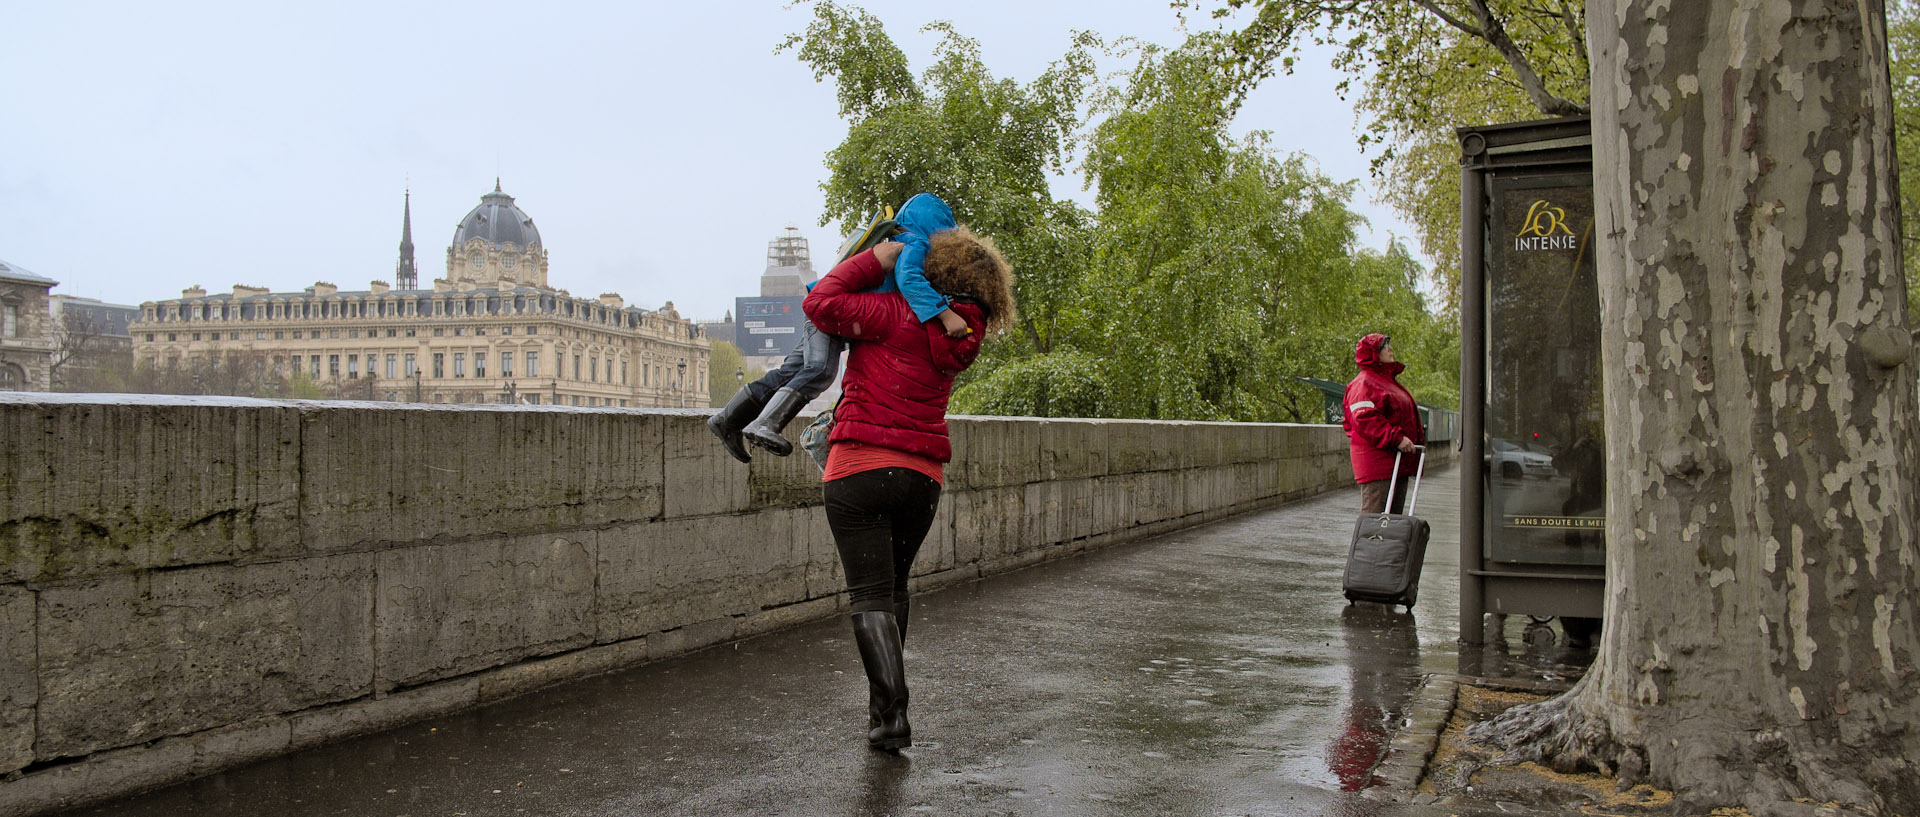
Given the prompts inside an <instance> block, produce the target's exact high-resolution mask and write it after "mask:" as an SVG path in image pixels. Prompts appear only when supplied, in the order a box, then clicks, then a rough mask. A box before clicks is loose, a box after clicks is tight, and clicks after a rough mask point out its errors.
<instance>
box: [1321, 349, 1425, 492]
mask: <svg viewBox="0 0 1920 817" xmlns="http://www.w3.org/2000/svg"><path fill="white" fill-rule="evenodd" d="M1386 343H1387V336H1386V335H1381V334H1377V333H1376V334H1372V335H1368V336H1366V337H1364V338H1361V339H1360V343H1359V345H1358V346H1355V347H1354V350H1353V362H1355V363H1358V364H1360V375H1359V376H1358V377H1355V378H1354V379H1353V382H1351V383H1348V384H1347V399H1346V401H1345V411H1344V412H1342V413H1343V415H1344V416H1345V419H1344V420H1343V421H1342V422H1341V424H1340V425H1341V427H1342V428H1345V429H1346V430H1347V440H1348V445H1349V446H1351V448H1352V451H1353V481H1354V482H1374V481H1377V480H1383V479H1386V478H1387V477H1388V476H1389V475H1391V474H1392V472H1393V454H1394V450H1395V448H1396V447H1397V446H1398V445H1399V443H1400V438H1401V437H1406V438H1407V439H1410V440H1412V441H1413V442H1414V444H1416V445H1421V444H1425V443H1426V441H1427V430H1426V429H1425V428H1423V427H1422V426H1421V425H1420V410H1419V409H1418V408H1417V407H1415V405H1414V402H1413V393H1412V392H1409V391H1407V387H1405V386H1402V385H1400V381H1399V380H1396V379H1395V377H1396V376H1397V375H1399V374H1400V372H1401V371H1402V370H1404V369H1406V366H1403V365H1401V364H1399V363H1386V362H1383V361H1381V360H1380V347H1381V346H1384V345H1386ZM1418 468H1419V458H1418V457H1415V456H1405V457H1401V458H1400V476H1403V477H1406V476H1413V473H1414V471H1415V470H1417V469H1418Z"/></svg>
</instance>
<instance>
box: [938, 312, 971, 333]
mask: <svg viewBox="0 0 1920 817" xmlns="http://www.w3.org/2000/svg"><path fill="white" fill-rule="evenodd" d="M936 317H938V318H939V319H940V327H941V328H942V329H945V330H947V337H950V338H964V337H966V336H967V333H969V332H972V331H973V330H972V329H969V328H967V319H966V318H962V317H960V313H958V312H955V311H953V310H952V309H946V310H942V311H941V312H940V314H939V315H938V316H936Z"/></svg>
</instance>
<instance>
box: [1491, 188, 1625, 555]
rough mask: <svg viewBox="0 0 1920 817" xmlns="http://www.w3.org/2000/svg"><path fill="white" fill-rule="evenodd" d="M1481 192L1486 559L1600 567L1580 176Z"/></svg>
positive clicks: (1595, 402)
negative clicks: (1484, 195) (1484, 198)
mask: <svg viewBox="0 0 1920 817" xmlns="http://www.w3.org/2000/svg"><path fill="white" fill-rule="evenodd" d="M1489 192H1490V193H1491V196H1490V197H1489V201H1488V205H1489V212H1488V214H1487V215H1488V218H1487V230H1488V235H1487V237H1486V245H1485V246H1486V253H1487V265H1486V270H1487V290H1486V292H1487V295H1486V297H1487V307H1486V309H1487V316H1486V321H1487V323H1486V326H1487V346H1486V349H1487V362H1486V378H1487V379H1486V390H1487V402H1486V414H1485V438H1484V442H1485V446H1486V447H1485V450H1484V456H1485V460H1486V463H1485V464H1486V468H1487V470H1486V474H1487V482H1486V502H1487V511H1486V515H1485V525H1486V534H1487V557H1488V558H1489V559H1490V560H1492V561H1495V562H1527V563H1534V564H1564V565H1599V564H1604V563H1605V549H1604V548H1605V527H1606V484H1605V483H1606V461H1605V445H1604V442H1605V440H1604V437H1603V434H1604V428H1603V427H1602V423H1601V407H1602V403H1601V400H1602V396H1601V388H1600V385H1601V380H1600V378H1601V368H1600V298H1599V289H1598V287H1597V283H1596V280H1595V277H1594V263H1593V238H1594V237H1593V185H1592V178H1591V176H1590V175H1588V174H1578V175H1569V174H1555V175H1507V176H1502V175H1499V174H1495V175H1494V176H1493V178H1492V179H1491V184H1490V189H1489Z"/></svg>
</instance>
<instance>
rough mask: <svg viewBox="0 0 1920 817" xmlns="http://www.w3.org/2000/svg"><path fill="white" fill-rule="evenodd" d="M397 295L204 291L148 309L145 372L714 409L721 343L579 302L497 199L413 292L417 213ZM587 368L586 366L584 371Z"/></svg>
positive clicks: (682, 327) (472, 216)
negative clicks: (711, 363) (219, 373)
mask: <svg viewBox="0 0 1920 817" xmlns="http://www.w3.org/2000/svg"><path fill="white" fill-rule="evenodd" d="M404 219H405V221H404V223H403V226H402V232H401V235H402V238H401V245H400V250H401V257H400V262H399V264H398V265H397V266H396V270H395V278H396V281H397V282H398V283H399V284H400V286H398V287H394V286H390V285H389V284H387V283H386V282H384V281H374V282H372V283H371V284H370V285H369V286H368V288H367V289H365V290H355V291H342V290H340V289H339V288H337V287H335V286H334V285H332V284H329V283H325V282H321V283H315V284H314V285H313V286H311V287H308V288H306V289H305V290H303V291H301V292H271V291H269V290H267V289H265V288H259V287H248V286H235V287H234V288H233V291H232V292H231V293H225V292H222V293H213V294H209V293H208V292H207V291H206V290H204V289H201V288H200V287H197V286H196V287H191V288H188V289H186V290H183V291H182V292H181V296H180V297H179V298H178V299H173V300H166V301H155V302H148V303H144V304H141V307H140V308H141V315H140V316H139V318H138V319H137V320H136V321H135V322H134V323H133V325H132V326H131V327H129V330H130V332H131V333H132V335H133V346H134V354H135V357H136V361H137V362H138V363H141V364H145V365H152V366H162V367H164V366H210V365H218V364H219V363H220V362H222V361H231V360H233V359H234V358H235V357H239V358H242V359H244V360H247V361H248V362H249V363H250V364H251V365H258V366H263V367H267V368H268V369H270V370H271V371H273V372H276V373H279V374H280V375H281V376H284V377H294V376H296V373H298V374H297V376H299V377H303V378H306V379H309V380H317V381H320V382H321V384H322V385H325V386H328V387H330V388H331V389H332V391H333V392H334V393H336V394H339V395H341V396H347V397H359V398H363V399H373V400H397V401H418V402H428V403H507V402H513V403H524V404H536V405H538V404H560V405H569V406H614V407H660V406H681V405H685V406H705V405H706V404H707V389H708V377H707V374H708V373H707V364H708V359H709V350H710V347H709V345H708V342H707V339H706V338H705V337H704V333H702V332H701V331H700V330H699V328H698V327H697V326H695V325H694V324H693V322H692V321H689V320H686V319H683V318H681V317H680V314H679V313H678V312H677V311H675V310H674V308H673V303H672V302H671V301H669V302H667V303H666V305H665V306H664V307H662V308H661V309H658V310H648V309H641V308H638V307H633V306H628V305H626V303H625V301H624V299H622V298H621V296H619V295H618V294H612V293H608V294H603V295H600V296H599V297H598V298H591V299H588V298H575V297H573V296H572V295H570V294H568V293H567V291H566V290H564V289H554V288H552V287H550V286H548V284H547V251H546V248H545V247H544V246H543V245H542V244H541V243H540V234H539V232H538V231H537V230H536V229H535V228H534V226H533V220H532V219H531V218H528V217H527V215H526V213H525V212H523V211H522V210H521V209H520V208H519V207H517V206H515V205H514V203H513V197H512V196H508V195H507V194H505V193H502V192H500V189H499V186H498V185H497V184H496V185H495V188H494V191H493V192H492V193H489V194H487V195H485V196H483V197H482V198H481V203H480V206H478V207H475V208H474V209H473V210H472V211H469V212H468V214H467V216H466V218H464V219H462V220H461V222H460V226H459V227H458V228H457V229H456V230H455V231H454V237H453V242H452V243H451V245H449V247H448V249H447V271H446V277H445V278H441V279H436V280H434V281H433V282H432V286H431V287H430V288H425V289H422V288H415V287H414V285H413V284H414V280H415V279H414V272H413V242H412V232H413V228H412V205H411V203H410V202H409V204H408V206H407V210H406V215H405V216H404ZM576 360H586V361H588V363H587V364H586V365H585V366H581V365H574V364H572V361H576Z"/></svg>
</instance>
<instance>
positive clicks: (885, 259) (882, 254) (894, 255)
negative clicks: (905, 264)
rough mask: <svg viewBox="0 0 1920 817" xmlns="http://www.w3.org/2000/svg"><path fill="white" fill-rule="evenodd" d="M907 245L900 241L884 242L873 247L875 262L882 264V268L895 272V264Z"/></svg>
mask: <svg viewBox="0 0 1920 817" xmlns="http://www.w3.org/2000/svg"><path fill="white" fill-rule="evenodd" d="M906 248H907V245H905V244H902V243H900V242H898V241H882V242H880V243H878V244H875V245H874V246H873V260H875V261H878V262H880V268H881V269H883V270H886V271H888V272H892V271H893V262H894V261H895V260H896V259H898V258H899V257H900V251H901V250H904V249H906Z"/></svg>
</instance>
